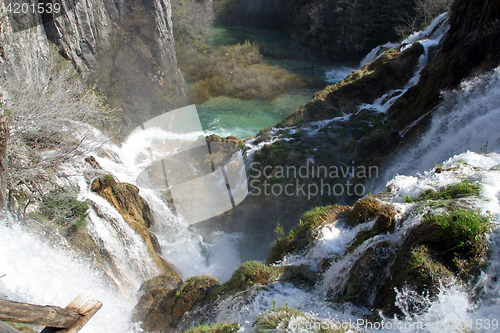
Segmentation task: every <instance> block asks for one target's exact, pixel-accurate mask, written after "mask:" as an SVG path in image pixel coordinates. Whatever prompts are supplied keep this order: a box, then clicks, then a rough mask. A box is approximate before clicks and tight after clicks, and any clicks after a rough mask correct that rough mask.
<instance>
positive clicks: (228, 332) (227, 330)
mask: <svg viewBox="0 0 500 333" xmlns="http://www.w3.org/2000/svg"><path fill="white" fill-rule="evenodd" d="M239 329H240V325H238V324H237V323H232V324H229V323H216V324H212V325H199V326H196V327H193V328H191V329H189V330H187V331H184V333H236V332H238V331H239Z"/></svg>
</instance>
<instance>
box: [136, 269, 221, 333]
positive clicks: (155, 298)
mask: <svg viewBox="0 0 500 333" xmlns="http://www.w3.org/2000/svg"><path fill="white" fill-rule="evenodd" d="M219 286H220V283H219V281H217V280H216V279H214V278H212V277H210V276H195V277H191V278H188V279H187V280H186V282H185V283H183V284H182V285H178V284H177V279H176V278H175V277H172V276H168V275H166V276H165V275H164V276H160V277H158V278H155V279H153V280H151V281H148V282H147V283H146V284H144V285H143V287H144V289H145V290H148V291H147V292H146V293H145V294H144V295H143V296H142V297H141V301H139V303H138V304H137V305H136V307H135V309H134V312H135V316H134V320H135V321H142V323H143V325H142V326H143V329H144V330H146V331H155V332H173V331H174V330H175V329H176V328H177V325H178V324H179V322H180V321H181V319H182V317H183V316H184V314H185V313H186V312H187V311H190V310H192V309H194V308H195V307H197V306H200V305H201V304H203V302H204V301H206V300H208V296H209V295H210V293H211V292H213V291H214V290H216V289H217V288H218V287H219Z"/></svg>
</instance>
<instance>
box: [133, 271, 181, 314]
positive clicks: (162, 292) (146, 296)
mask: <svg viewBox="0 0 500 333" xmlns="http://www.w3.org/2000/svg"><path fill="white" fill-rule="evenodd" d="M181 284H182V281H181V279H180V278H179V277H178V276H177V274H171V273H165V274H162V275H159V276H157V277H154V278H152V279H151V280H148V281H146V282H144V283H143V284H142V285H141V288H140V289H139V292H142V293H143V294H142V296H141V298H140V299H139V302H137V305H136V306H135V308H134V315H133V317H132V320H133V321H143V320H144V319H145V318H147V317H148V313H149V312H150V309H151V307H152V306H153V304H154V303H155V302H157V301H159V300H161V299H162V298H164V297H168V296H169V294H171V293H173V292H174V291H175V289H177V288H178V287H179V286H180V285H181Z"/></svg>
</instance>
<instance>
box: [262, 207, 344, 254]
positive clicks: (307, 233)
mask: <svg viewBox="0 0 500 333" xmlns="http://www.w3.org/2000/svg"><path fill="white" fill-rule="evenodd" d="M349 208H350V207H348V206H339V205H333V206H331V205H330V206H324V207H316V208H314V209H312V210H310V211H308V212H306V213H305V214H304V215H303V216H302V218H301V219H300V222H299V224H298V225H297V226H296V227H295V228H294V229H292V230H291V231H290V234H289V235H288V236H287V237H285V238H283V239H278V240H277V241H276V244H275V245H274V246H273V248H272V249H271V252H270V253H269V256H268V257H267V262H268V263H275V262H277V261H280V260H282V259H283V257H284V256H285V255H287V254H288V253H292V252H300V251H303V250H305V249H306V248H307V247H308V246H309V245H310V243H311V242H312V241H313V239H314V235H315V234H316V230H317V229H318V228H320V227H321V226H322V225H325V224H327V223H334V222H335V221H336V220H337V217H338V215H339V214H341V213H343V212H345V211H346V210H348V209H349Z"/></svg>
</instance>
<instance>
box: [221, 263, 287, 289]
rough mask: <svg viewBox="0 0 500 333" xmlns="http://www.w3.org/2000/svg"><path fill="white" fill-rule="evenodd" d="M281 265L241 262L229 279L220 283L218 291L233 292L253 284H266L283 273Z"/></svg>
mask: <svg viewBox="0 0 500 333" xmlns="http://www.w3.org/2000/svg"><path fill="white" fill-rule="evenodd" d="M283 269H284V268H283V267H278V266H276V267H274V266H267V265H264V264H261V263H259V262H258V261H247V262H245V263H243V264H242V265H241V266H240V267H238V269H236V271H235V272H234V273H233V275H232V276H231V279H230V280H229V281H227V282H226V283H224V284H223V285H222V289H221V291H220V292H219V293H235V292H238V291H241V290H245V289H248V288H250V287H251V286H253V285H255V284H257V283H258V284H262V285H265V284H268V283H270V282H273V281H275V280H277V279H278V277H279V276H280V275H281V274H282V273H283Z"/></svg>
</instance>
